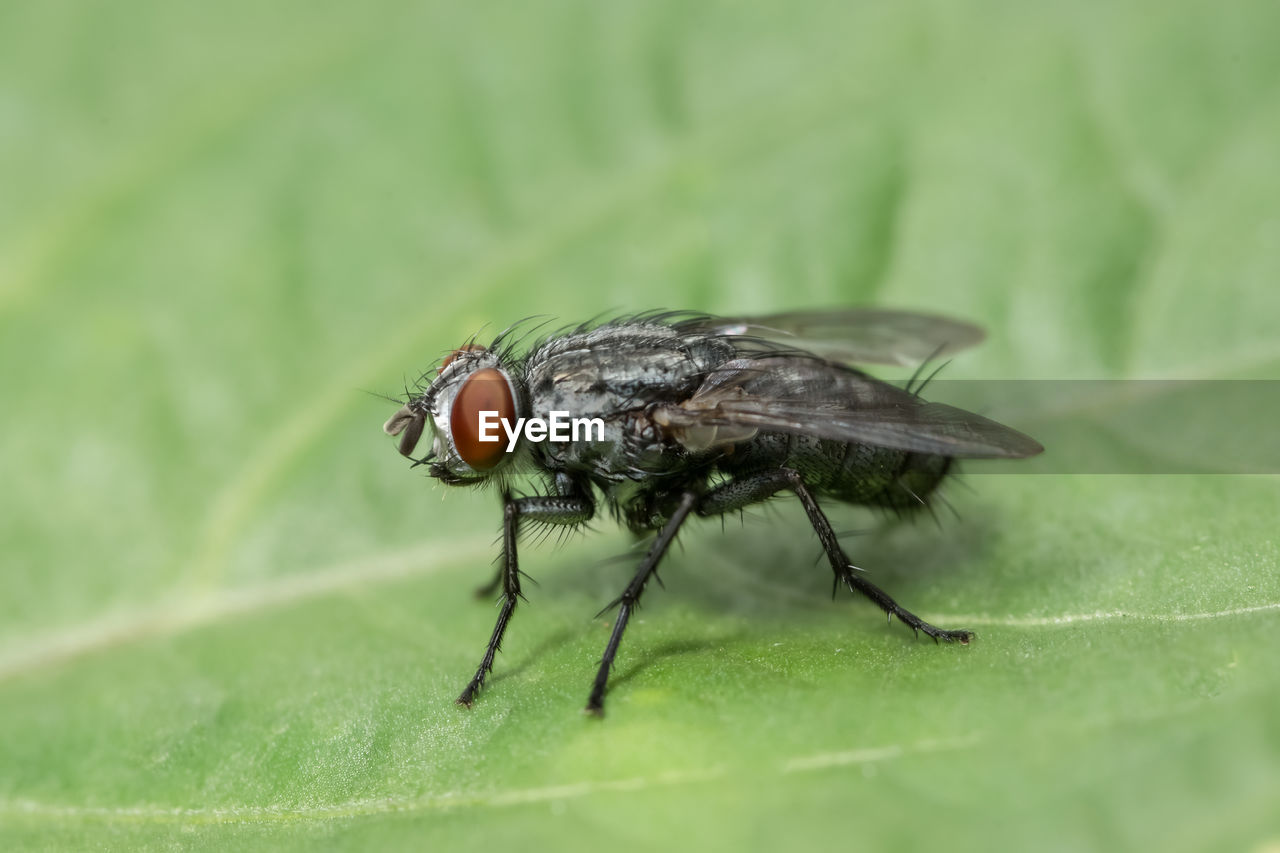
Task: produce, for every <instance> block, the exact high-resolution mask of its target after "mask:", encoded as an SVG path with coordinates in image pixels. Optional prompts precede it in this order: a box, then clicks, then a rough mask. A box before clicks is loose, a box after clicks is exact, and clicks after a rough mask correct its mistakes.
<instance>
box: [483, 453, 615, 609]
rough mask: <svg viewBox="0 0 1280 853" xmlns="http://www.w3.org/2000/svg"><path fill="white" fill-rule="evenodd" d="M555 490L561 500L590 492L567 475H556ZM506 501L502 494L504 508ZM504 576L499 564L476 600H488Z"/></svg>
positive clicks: (503, 567)
mask: <svg viewBox="0 0 1280 853" xmlns="http://www.w3.org/2000/svg"><path fill="white" fill-rule="evenodd" d="M555 489H556V494H557V495H559V496H560V497H562V498H580V497H584V496H586V495H588V494H590V492H589V491H588V490H587V489H586V488H584V487H582V486H579V485H578V484H577V482H575V481H574V479H573V478H572V477H570V476H569V475H568V474H556V479H555ZM508 499H509V496H508V495H505V494H504V495H503V496H502V505H503V507H506V505H507V501H508ZM590 518H591V516H590V515H588V516H587V518H584V519H581V521H588V520H590ZM567 523H568V524H576V523H577V522H573V521H571V522H567ZM505 574H506V566H505V564H503V563H499V564H498V571H497V572H495V573H494V575H493V578H491V579H490V580H488V581H486V582H485V584H484V586H479V587H476V598H489V597H490V596H491V595H493V594H494V593H495V592H497V591H498V587H500V586H502V579H503V577H504V575H505Z"/></svg>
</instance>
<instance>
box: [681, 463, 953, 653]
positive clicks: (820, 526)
mask: <svg viewBox="0 0 1280 853" xmlns="http://www.w3.org/2000/svg"><path fill="white" fill-rule="evenodd" d="M783 489H790V490H791V491H793V492H795V494H796V497H797V498H799V499H800V504H801V506H803V507H804V511H805V514H806V515H807V516H809V523H810V524H811V525H813V530H814V532H815V533H817V534H818V540H819V541H820V542H821V543H822V549H823V550H824V551H825V552H826V554H827V559H828V560H830V562H831V570H832V571H833V572H835V577H836V582H837V583H843V584H844V585H845V586H847V587H848V588H849V589H850V590H851V591H853V592H858V593H861V594H863V595H865V596H866V597H867V598H869V599H871V600H872V601H873V602H875V605H876V606H877V607H879V608H880V609H881V610H883V611H884V612H885V613H887V614H888V615H889V616H890V617H894V616H896V617H897V618H898V620H899V621H900V622H902V623H903V624H904V625H906V626H907V627H908V628H910V629H911V630H913V631H916V632H920V631H923V632H924V633H925V634H927V635H928V636H930V637H933V639H934V641H935V642H937V641H940V640H945V641H947V642H948V643H950V642H960V643H968V642H969V640H970V639H971V638H972V637H973V633H972V632H970V631H948V630H946V629H943V628H938V627H935V626H933V625H930V624H929V623H928V622H926V621H924V620H923V619H921V618H920V617H919V616H916V615H915V614H914V613H912V612H911V611H909V610H907V609H906V608H904V607H902V606H901V605H899V604H898V602H896V601H894V600H893V598H892V597H891V596H890V595H889V594H888V593H887V592H885V591H884V590H882V589H881V588H880V587H878V586H876V585H875V584H873V583H871V581H869V580H867V579H866V578H864V577H862V576H860V575H859V574H858V573H857V572H856V571H855V570H854V568H853V565H852V564H851V563H850V562H849V558H848V557H846V556H845V554H844V550H843V549H842V548H841V547H840V542H839V540H838V539H837V538H836V533H835V531H834V530H832V529H831V522H829V521H828V520H827V516H826V514H825V513H823V511H822V510H821V509H820V508H819V507H818V502H817V501H816V500H814V497H813V494H812V493H811V492H810V491H809V487H808V486H806V485H805V483H804V479H803V478H802V477H801V476H800V474H799V472H797V471H795V470H794V469H792V468H774V469H771V470H768V471H761V472H759V473H756V474H751V475H748V476H745V477H739V478H737V479H735V480H730V481H729V482H728V483H725V484H724V485H722V486H720V487H719V488H717V489H715V490H713V491H710V492H708V493H707V494H706V495H704V496H703V498H702V500H701V501H699V503H698V505H697V507H696V508H695V511H696V512H697V514H698V515H702V516H707V515H720V514H722V513H726V512H732V511H733V510H737V509H742V508H743V507H746V506H749V505H751V504H754V503H758V502H759V501H762V500H764V499H766V498H768V497H771V496H772V495H774V494H776V493H778V492H780V491H782V490H783Z"/></svg>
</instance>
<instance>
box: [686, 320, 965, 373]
mask: <svg viewBox="0 0 1280 853" xmlns="http://www.w3.org/2000/svg"><path fill="white" fill-rule="evenodd" d="M676 327H677V328H679V329H681V330H687V331H691V332H701V333H704V334H711V335H724V336H728V337H735V336H742V337H743V338H744V340H747V339H751V340H757V341H765V342H768V343H770V344H775V345H779V346H782V347H787V348H792V349H797V350H804V351H806V352H811V353H814V354H815V355H819V356H822V357H823V358H828V359H831V360H832V361H840V362H844V363H846V364H894V365H900V366H903V367H915V366H917V365H919V364H920V363H921V362H924V361H928V360H929V359H932V358H938V357H942V356H949V355H952V354H953V353H956V352H959V351H960V350H963V349H967V348H969V347H971V346H973V345H974V344H977V343H979V342H980V341H981V340H982V339H983V337H985V335H984V333H983V331H982V329H980V328H978V327H977V326H975V325H973V324H972V323H965V322H963V321H962V320H952V319H950V318H947V317H939V316H936V315H933V314H917V313H914V312H911V311H892V310H888V309H882V308H834V309H830V310H816V311H789V312H786V313H782V314H765V315H761V316H758V317H700V318H696V319H692V320H686V321H683V322H681V323H677V324H676Z"/></svg>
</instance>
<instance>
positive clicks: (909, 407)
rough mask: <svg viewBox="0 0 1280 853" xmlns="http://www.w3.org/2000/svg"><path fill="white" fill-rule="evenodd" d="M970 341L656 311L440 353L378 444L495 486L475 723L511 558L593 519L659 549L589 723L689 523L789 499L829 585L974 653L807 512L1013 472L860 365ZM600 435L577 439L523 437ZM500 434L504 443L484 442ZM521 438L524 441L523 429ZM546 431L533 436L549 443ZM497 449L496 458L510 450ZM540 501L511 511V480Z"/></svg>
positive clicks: (984, 441)
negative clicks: (529, 478)
mask: <svg viewBox="0 0 1280 853" xmlns="http://www.w3.org/2000/svg"><path fill="white" fill-rule="evenodd" d="M982 337H983V333H982V330H981V329H979V328H978V327H976V326H973V325H971V324H969V323H964V322H961V321H957V320H951V319H947V318H944V317H936V316H932V315H927V314H917V313H910V312H902V311H888V310H876V309H834V310H820V311H802V312H791V313H783V314H772V315H767V316H759V317H713V316H706V315H695V314H689V313H680V312H650V313H645V314H637V315H633V316H628V317H623V318H619V319H616V320H613V321H610V322H606V323H603V324H600V325H595V326H592V325H590V324H584V325H582V326H579V327H576V328H573V329H570V330H567V331H564V332H560V333H556V334H552V335H549V336H546V337H544V338H541V339H540V340H538V341H536V342H535V343H533V344H532V345H531V346H529V347H528V348H527V351H526V352H524V354H520V353H519V352H518V346H519V344H520V341H519V339H518V336H517V335H516V334H515V333H514V331H513V330H512V329H508V330H507V331H506V332H504V333H502V334H500V335H498V336H497V338H496V339H495V340H494V341H493V342H492V343H491V344H490V345H489V346H480V345H478V344H476V343H474V342H472V343H468V344H466V345H464V346H462V347H460V348H459V349H457V350H455V351H453V353H452V354H450V355H449V356H448V357H447V358H445V359H444V361H443V363H442V364H441V365H440V366H439V367H438V368H437V369H436V370H435V371H434V372H428V373H427V374H425V375H424V376H423V378H422V380H420V381H419V383H418V386H417V388H416V389H415V391H414V392H413V393H410V394H407V399H406V401H405V404H404V406H403V407H402V408H401V409H400V410H399V411H398V412H396V413H395V414H394V415H393V416H392V417H391V419H390V420H388V421H387V423H386V425H385V427H384V429H385V431H386V432H387V433H388V434H390V435H393V436H399V438H400V441H399V450H400V453H402V454H403V455H404V456H407V457H409V458H413V454H414V452H415V450H416V448H417V446H418V444H419V443H420V441H421V439H422V437H423V435H424V434H425V433H426V432H427V431H428V427H430V432H431V446H430V450H429V451H428V452H427V453H426V454H425V455H423V456H422V457H421V458H418V459H417V460H415V465H425V466H427V471H428V473H429V474H430V475H431V476H432V477H435V478H436V479H438V480H441V481H442V482H444V483H446V484H448V485H454V486H475V485H480V484H483V483H496V484H497V485H498V486H499V487H500V490H501V494H502V505H503V515H502V518H503V521H502V559H501V561H500V563H499V567H498V573H497V576H496V577H495V578H494V579H493V580H492V582H491V583H489V584H488V585H487V586H486V587H485V588H484V591H488V592H490V593H491V592H493V591H495V590H498V589H501V594H502V598H501V601H502V608H501V611H500V612H499V614H498V621H497V624H496V625H495V626H494V629H493V633H492V635H491V636H490V638H489V643H488V646H487V647H486V649H485V653H484V657H483V658H482V659H481V661H480V666H479V667H478V668H477V670H476V673H475V675H474V676H473V677H472V678H471V680H470V682H468V683H467V686H466V688H465V689H464V690H463V691H462V694H461V695H460V696H459V697H458V700H457V701H458V704H460V705H466V706H468V707H469V706H470V705H471V704H472V702H473V701H474V700H475V698H476V695H477V694H478V693H479V691H480V689H481V688H482V687H483V685H484V681H485V677H486V676H487V675H488V674H489V673H490V672H491V671H492V670H493V662H494V656H495V655H496V654H497V651H498V648H499V646H500V645H501V643H502V639H503V636H504V635H505V633H506V630H507V627H508V625H509V624H510V622H511V617H512V614H514V613H515V610H516V605H517V604H518V603H519V602H520V601H521V600H522V599H523V595H522V593H521V587H520V580H521V577H520V576H521V572H520V569H519V564H518V561H517V558H516V542H517V539H518V537H519V534H520V532H521V531H522V530H523V529H524V528H525V527H526V526H528V525H556V526H563V527H566V528H572V527H576V526H579V525H582V524H585V523H586V522H587V521H589V520H591V519H592V518H593V517H594V516H595V515H596V513H597V511H598V510H599V509H600V508H601V506H602V505H603V506H604V507H606V508H607V509H608V511H609V512H610V514H612V515H613V516H614V518H615V519H617V520H618V521H619V522H620V523H622V524H624V525H626V526H627V527H628V528H630V529H631V530H632V531H633V532H635V533H637V534H654V535H653V541H652V544H651V545H650V546H649V548H648V551H647V552H646V554H645V556H644V558H643V559H642V560H641V561H640V565H639V567H638V568H637V570H636V573H635V575H634V576H633V577H632V579H631V582H630V583H629V584H627V586H626V588H625V589H624V590H623V591H622V593H621V594H620V595H619V596H618V597H617V598H616V599H615V600H614V601H613V602H612V603H611V604H610V605H609V606H608V607H606V608H605V610H604V611H601V612H602V613H603V612H607V611H609V610H611V609H615V608H616V609H617V617H616V620H615V621H614V625H613V632H612V634H611V635H610V637H609V642H608V645H607V646H606V647H605V651H604V656H603V658H602V659H601V661H600V666H599V669H598V671H597V672H596V677H595V681H594V682H593V684H592V687H591V693H590V695H589V698H588V699H587V706H586V710H587V711H588V712H590V713H593V714H597V715H599V714H602V713H603V711H604V697H605V688H606V685H607V683H608V679H609V671H610V669H611V668H612V667H613V663H614V659H615V657H616V656H617V653H618V646H619V644H620V643H621V641H622V635H623V633H624V632H625V631H626V628H627V622H628V620H629V619H630V618H631V614H632V613H633V612H634V611H635V609H636V607H637V605H638V604H639V603H640V598H641V596H642V595H643V594H644V590H645V587H646V585H647V584H648V582H649V580H650V579H651V578H652V577H653V576H654V573H655V571H656V570H657V568H658V564H659V562H661V560H662V557H663V554H665V553H666V550H667V547H668V546H669V545H670V544H671V542H672V540H673V539H674V538H675V536H676V534H677V532H678V531H679V530H680V528H681V526H682V525H683V524H684V523H685V521H686V520H688V519H689V517H690V516H699V517H706V516H716V515H722V514H724V513H729V512H733V511H735V510H741V509H743V508H745V507H748V506H750V505H752V504H755V503H759V502H761V501H764V500H767V499H768V498H770V497H773V496H774V495H775V494H777V493H779V492H791V493H793V494H794V495H795V496H796V498H797V499H798V500H799V501H800V504H801V506H802V507H803V508H804V511H805V514H806V515H807V516H808V519H809V523H810V524H811V525H812V527H813V530H814V532H815V533H816V534H817V537H818V541H819V542H820V543H821V544H822V548H823V551H824V552H825V553H826V556H827V559H828V561H829V562H830V564H831V570H832V572H833V574H834V583H835V584H836V585H840V584H843V585H844V586H846V587H848V589H849V590H850V591H852V592H856V593H861V594H862V595H865V596H866V597H867V598H869V599H871V601H873V602H874V603H875V604H876V606H877V607H879V608H880V609H881V610H883V611H884V612H885V613H886V614H888V616H889V617H890V618H891V619H892V618H893V617H897V618H898V620H899V621H901V622H903V623H905V624H906V625H907V626H908V627H910V628H911V629H912V630H913V631H915V632H916V633H919V632H924V633H925V634H926V635H928V636H930V637H932V638H933V639H934V640H935V641H947V642H959V643H968V641H969V639H970V638H971V637H972V633H971V632H969V631H966V630H947V629H943V628H938V627H935V626H933V625H930V624H929V623H928V622H925V621H924V620H923V619H920V618H919V617H918V616H916V615H915V614H913V613H911V612H910V611H908V610H906V609H905V608H903V607H901V606H900V605H899V604H898V603H897V602H896V601H894V600H893V598H891V597H890V596H889V595H888V594H887V593H886V592H884V591H883V590H881V589H880V588H879V587H877V586H875V585H874V584H872V583H871V582H870V581H868V580H867V579H866V578H865V577H864V576H863V574H862V573H861V572H860V571H858V570H857V569H856V567H855V566H854V565H853V564H852V563H851V562H850V561H849V558H848V557H847V556H846V555H845V553H844V550H843V548H842V547H841V545H840V543H839V541H838V540H837V537H836V533H835V532H834V531H833V530H832V527H831V524H830V522H829V521H828V520H827V516H826V515H825V514H824V513H823V511H822V509H821V508H820V506H819V503H818V499H819V498H822V499H824V500H825V499H831V500H837V501H843V502H847V503H854V504H865V505H871V506H879V507H883V508H887V509H891V510H894V511H898V512H905V511H911V510H913V509H918V508H921V507H925V506H927V505H928V500H929V496H930V494H931V493H933V492H934V490H935V489H936V488H937V487H938V484H939V483H940V482H941V481H942V480H943V478H945V477H946V476H947V473H948V472H949V471H950V469H951V467H952V463H953V461H954V460H955V459H964V458H1017V457H1026V456H1033V455H1035V454H1037V453H1039V452H1041V451H1042V450H1043V448H1042V447H1041V446H1040V444H1039V443H1037V442H1036V441H1035V440H1034V439H1032V438H1029V437H1028V436H1026V435H1023V434H1022V433H1020V432H1018V431H1016V430H1013V429H1010V428H1009V427H1006V426H1003V425H1001V424H998V423H996V422H995V421H991V420H988V419H987V418H984V417H982V416H980V415H976V414H973V413H971V412H966V411H963V410H961V409H957V408H953V407H951V406H946V405H943V404H941V403H929V402H926V401H924V400H923V399H921V398H920V396H919V391H920V388H919V387H916V389H915V390H914V391H912V390H911V388H910V383H909V384H908V387H907V388H906V389H903V388H898V387H897V386H894V385H890V384H888V383H886V382H883V381H880V380H878V379H875V378H873V377H871V376H869V375H868V374H866V373H864V372H862V371H860V370H857V369H856V368H854V367H851V366H850V365H851V364H855V363H878V364H896V365H912V364H922V363H923V362H925V361H928V360H930V359H932V358H935V357H938V356H940V355H948V354H950V353H953V352H956V351H958V350H961V349H964V348H966V347H968V346H971V345H973V344H975V343H977V342H978V341H980V340H981V339H982ZM557 417H558V418H561V419H568V420H569V421H582V422H585V423H589V424H593V425H594V424H598V425H599V428H598V429H586V430H584V431H583V433H577V432H574V433H573V434H572V435H566V434H565V433H556V434H554V435H553V436H552V437H550V438H548V434H547V430H546V429H535V426H536V423H535V422H536V421H537V420H538V419H542V420H543V421H545V420H546V419H547V418H552V419H553V420H554V419H555V418H557ZM499 424H501V426H502V429H497V426H498V425H499ZM517 424H519V425H521V426H523V431H521V430H520V428H518V427H517ZM545 426H546V424H545V423H543V427H545ZM508 437H510V440H509V441H508V440H507V438H508ZM530 474H532V475H533V476H534V477H535V478H537V479H539V480H540V481H541V483H542V486H543V488H542V489H541V494H537V495H530V496H520V497H516V496H514V495H513V493H512V491H511V488H510V484H511V482H512V479H513V478H514V477H516V476H521V475H530Z"/></svg>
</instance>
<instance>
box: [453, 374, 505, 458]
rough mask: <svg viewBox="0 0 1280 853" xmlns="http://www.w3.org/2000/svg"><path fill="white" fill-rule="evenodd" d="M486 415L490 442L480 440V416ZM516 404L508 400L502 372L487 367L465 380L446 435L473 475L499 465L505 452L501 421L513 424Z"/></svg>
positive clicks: (456, 397) (455, 401) (454, 404)
mask: <svg viewBox="0 0 1280 853" xmlns="http://www.w3.org/2000/svg"><path fill="white" fill-rule="evenodd" d="M481 412H496V413H497V414H496V415H493V414H490V415H486V419H487V423H489V424H490V425H491V426H490V428H489V429H488V431H487V434H488V436H489V438H490V439H495V440H491V441H481V440H480V413H481ZM515 419H516V401H515V399H514V398H513V397H512V396H511V385H510V384H508V382H507V377H506V376H505V375H504V374H503V372H502V371H501V370H498V369H496V368H493V367H486V368H484V369H483V370H477V371H476V372H475V373H473V374H471V375H470V376H468V377H467V379H466V381H465V382H463V383H462V387H461V388H459V389H458V394H457V396H455V397H454V398H453V408H452V409H451V410H450V412H449V434H450V436H451V437H452V438H453V446H454V447H455V448H456V449H457V451H458V455H459V456H461V457H462V461H463V462H466V463H467V464H468V465H470V466H471V467H472V468H473V469H475V470H476V471H487V470H488V469H490V468H492V467H493V466H495V465H497V464H498V463H499V462H501V461H502V454H503V453H504V452H506V447H507V441H506V432H505V430H504V429H503V427H502V424H501V423H499V422H500V421H509V422H512V423H514V422H515Z"/></svg>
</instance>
